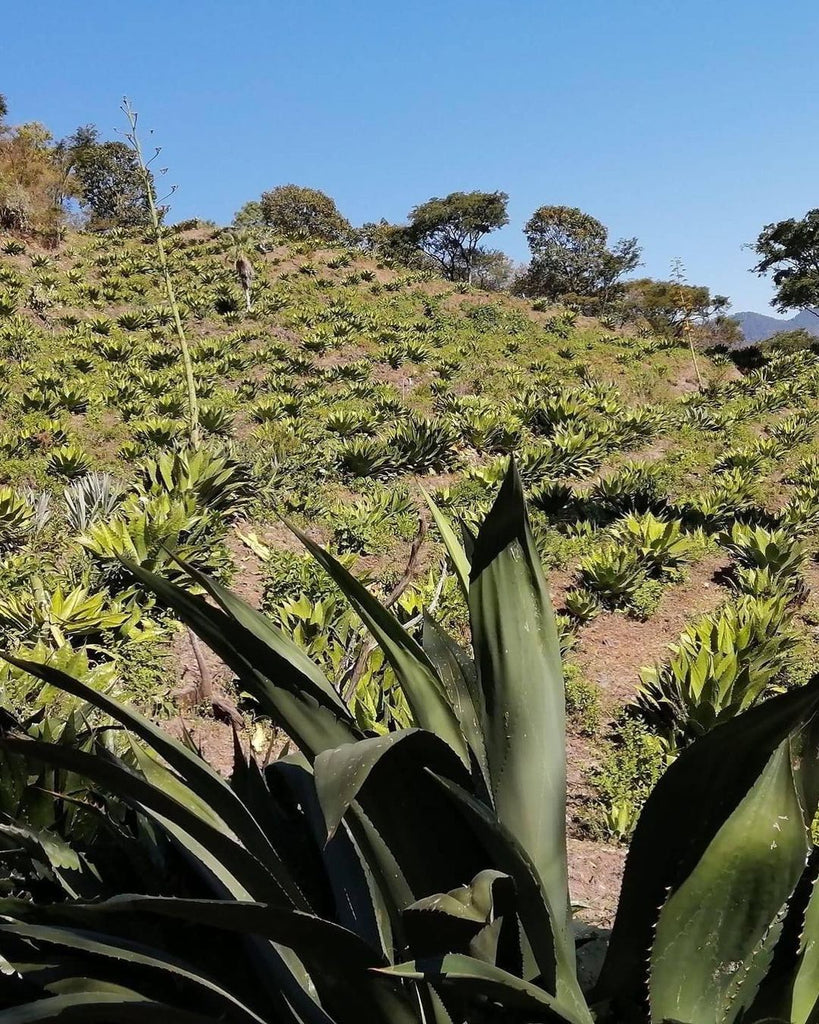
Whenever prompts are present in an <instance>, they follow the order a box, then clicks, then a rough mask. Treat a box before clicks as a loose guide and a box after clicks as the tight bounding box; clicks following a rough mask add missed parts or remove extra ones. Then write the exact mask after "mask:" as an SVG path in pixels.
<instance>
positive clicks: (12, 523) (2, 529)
mask: <svg viewBox="0 0 819 1024" xmlns="http://www.w3.org/2000/svg"><path fill="white" fill-rule="evenodd" d="M35 518H36V513H35V509H34V506H33V505H32V504H31V503H30V502H28V501H26V499H25V497H24V496H23V495H20V494H18V493H17V492H16V491H15V490H14V489H13V488H11V487H7V486H0V551H3V550H8V549H9V548H13V547H16V546H17V545H18V544H19V543H20V542H21V541H22V540H23V539H24V537H25V535H26V534H27V533H28V532H29V531H30V530H31V529H32V528H33V527H34V523H35Z"/></svg>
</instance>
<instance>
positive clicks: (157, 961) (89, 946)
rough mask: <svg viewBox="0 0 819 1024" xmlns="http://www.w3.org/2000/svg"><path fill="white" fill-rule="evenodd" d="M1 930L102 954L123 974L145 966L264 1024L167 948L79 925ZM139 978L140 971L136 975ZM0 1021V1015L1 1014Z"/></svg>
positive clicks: (0, 924) (2, 924)
mask: <svg viewBox="0 0 819 1024" xmlns="http://www.w3.org/2000/svg"><path fill="white" fill-rule="evenodd" d="M0 933H2V934H5V935H11V936H13V937H15V938H17V939H23V940H28V941H31V942H34V943H37V942H44V943H47V944H49V945H57V946H63V947H65V948H67V949H70V950H72V951H74V952H77V951H80V952H83V953H85V954H87V955H89V956H91V957H97V956H99V957H104V958H111V959H114V960H117V961H118V962H119V963H120V965H121V968H122V972H123V974H127V973H130V972H129V971H128V966H129V965H130V966H134V967H137V968H142V969H148V970H149V971H155V972H159V973H161V974H168V975H171V976H172V977H173V979H174V982H175V983H177V984H180V985H181V986H183V990H184V988H187V989H188V992H190V991H191V988H189V987H188V986H190V987H192V988H193V990H194V991H195V990H196V989H200V990H203V991H205V992H207V993H208V995H210V996H213V997H215V998H216V999H217V1000H218V1001H219V1002H220V1003H222V1005H223V1007H224V1008H225V1009H226V1010H227V1009H229V1010H230V1012H231V1013H232V1014H233V1015H234V1018H235V1019H236V1020H237V1021H238V1020H244V1021H247V1022H248V1024H266V1022H265V1021H264V1018H262V1017H260V1016H259V1015H258V1014H257V1013H254V1011H253V1010H251V1009H250V1007H248V1006H245V1005H244V1004H243V1003H242V1002H241V1000H239V999H237V998H236V996H234V995H233V994H232V993H231V992H229V991H228V990H227V989H225V988H223V987H222V986H220V985H218V984H216V982H214V981H212V980H211V979H210V978H208V977H206V976H205V975H203V974H201V973H199V972H198V971H197V970H196V969H195V968H193V967H191V966H190V965H188V964H185V963H184V962H183V961H181V960H178V959H177V958H175V957H172V956H171V955H170V954H169V953H168V952H167V950H162V951H157V950H152V949H151V948H150V947H147V946H142V945H139V944H137V943H133V942H127V941H125V940H124V939H118V940H116V941H114V940H112V939H111V938H110V937H109V936H107V935H99V934H97V933H95V932H89V931H85V930H84V929H79V928H69V927H56V926H53V925H37V924H28V923H26V922H22V921H0ZM136 976H137V977H139V976H140V975H139V973H137V974H136ZM0 1021H2V1016H0Z"/></svg>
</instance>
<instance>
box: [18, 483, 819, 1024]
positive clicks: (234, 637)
mask: <svg viewBox="0 0 819 1024" xmlns="http://www.w3.org/2000/svg"><path fill="white" fill-rule="evenodd" d="M433 513H434V515H435V517H436V520H437V522H438V525H439V527H440V529H441V532H442V534H443V537H444V539H445V541H446V544H447V546H448V548H449V552H450V556H451V559H452V562H453V564H454V567H455V569H456V571H457V574H458V576H459V578H460V581H461V583H462V585H463V587H464V589H465V591H466V592H467V596H468V603H469V611H470V617H471V625H472V646H473V651H474V661H473V660H472V659H470V658H469V657H468V656H467V654H466V652H464V651H462V650H461V649H459V648H458V647H457V646H456V645H455V644H454V643H453V642H452V641H451V640H450V639H449V638H448V637H447V636H446V635H445V634H444V633H443V632H442V630H441V629H440V628H439V627H438V626H437V625H436V624H435V623H434V622H433V621H432V620H431V619H428V620H427V621H426V623H425V626H424V632H423V642H422V644H418V643H417V642H416V641H415V640H414V639H413V638H412V637H410V636H409V635H408V634H407V633H406V632H405V631H404V630H403V629H402V628H401V627H400V625H399V624H398V622H397V621H396V620H395V619H394V618H393V617H392V616H391V615H390V614H389V612H387V611H386V610H385V609H384V608H382V607H381V605H380V604H379V603H378V602H377V601H376V600H375V599H374V598H373V597H372V596H371V595H370V593H369V592H368V591H367V590H366V589H364V588H363V587H362V586H361V585H360V584H359V583H357V582H356V581H355V580H354V579H353V578H352V577H351V576H350V575H349V574H348V573H347V572H346V570H345V569H344V568H343V567H342V566H341V565H339V563H338V562H336V561H335V560H334V559H333V558H332V557H331V556H330V555H328V554H327V553H326V552H324V551H322V550H321V549H319V548H318V547H316V546H315V545H314V544H313V543H312V542H311V541H309V540H308V539H307V538H303V540H304V542H305V544H306V545H307V546H308V547H309V548H310V550H311V551H312V553H313V554H314V555H315V557H316V558H317V559H318V560H319V562H320V563H321V564H322V565H323V566H324V567H325V569H326V570H327V571H328V572H329V573H330V574H331V576H332V577H333V578H334V579H335V580H336V581H337V583H338V584H339V585H340V586H341V587H342V589H343V590H344V591H345V592H346V594H347V596H348V598H349V600H350V601H351V603H352V604H353V605H354V607H355V609H356V611H357V612H358V614H359V615H360V616H361V618H362V619H363V621H364V622H365V624H366V625H367V627H368V628H369V629H370V631H371V632H372V634H373V636H374V638H375V639H376V640H377V641H378V643H379V644H380V645H381V648H382V650H383V652H384V654H385V657H386V658H387V659H388V660H389V662H390V663H391V665H392V667H393V668H394V670H395V674H396V676H397V678H398V679H399V681H400V684H401V686H402V687H403V690H404V692H405V694H406V697H407V701H408V703H409V705H410V706H411V709H412V713H413V716H414V720H415V728H411V729H406V730H402V731H398V732H393V733H390V734H388V735H384V736H373V735H363V734H362V733H361V732H360V731H359V730H358V728H357V727H356V725H355V722H354V720H353V719H352V717H351V715H350V713H349V711H348V710H347V708H346V706H345V705H344V703H343V702H342V701H341V700H340V699H339V697H338V696H337V694H336V692H335V691H334V690H333V688H332V687H331V686H330V684H329V683H328V682H327V680H326V679H325V678H323V676H322V675H321V673H320V672H319V671H318V670H317V668H316V667H315V665H313V664H312V663H311V662H310V661H309V659H307V658H306V656H305V655H304V654H303V652H302V651H301V650H300V649H299V648H297V647H296V646H295V645H294V644H293V643H292V642H291V641H290V640H289V639H288V638H287V637H286V636H285V635H284V634H283V633H281V632H280V631H279V630H277V629H276V628H274V627H273V626H272V625H271V624H270V623H269V622H268V621H267V620H266V619H264V618H263V617H262V616H260V615H259V614H258V613H257V612H255V611H254V610H253V609H251V608H249V607H248V606H247V605H245V604H243V603H242V602H241V601H239V599H238V598H236V597H234V596H233V595H232V594H230V593H229V592H228V591H226V590H224V589H223V588H221V587H220V586H219V585H217V584H216V583H214V582H212V581H210V580H208V579H207V578H205V577H204V576H201V575H200V574H198V573H196V572H194V571H193V570H191V575H192V576H194V577H195V579H196V580H197V581H198V583H199V584H201V586H202V587H203V588H204V589H205V591H206V592H207V594H208V595H209V597H210V600H205V599H203V598H200V597H197V596H193V595H191V594H190V593H189V592H187V591H186V590H183V589H180V588H178V587H176V586H174V585H172V584H170V583H169V582H167V581H165V580H163V579H161V578H159V577H157V576H154V575H151V574H150V573H148V572H146V571H144V570H142V569H139V568H136V567H135V568H134V569H133V571H134V572H135V573H136V574H137V575H139V577H140V578H141V579H142V580H143V581H144V582H145V583H146V584H148V585H149V586H151V587H152V588H153V589H154V590H155V591H156V593H157V595H158V596H159V597H160V598H161V599H163V600H164V601H166V602H167V603H168V604H169V605H170V606H171V607H173V608H174V609H175V610H176V612H177V613H178V615H179V616H180V617H181V618H182V619H183V620H184V621H185V622H186V623H188V625H190V626H191V628H193V629H194V630H195V631H196V632H197V633H198V634H199V635H200V637H201V638H202V639H203V640H204V641H206V642H207V643H208V644H209V645H210V646H211V647H212V648H213V649H214V651H216V652H217V653H218V654H220V655H221V657H222V658H223V659H224V660H225V661H226V662H227V663H228V664H229V665H230V666H231V667H232V669H233V670H234V671H235V672H236V674H237V676H238V677H239V679H240V680H241V684H242V686H243V687H244V688H245V689H246V690H247V691H249V692H251V693H252V694H253V695H254V696H255V698H256V700H257V701H258V703H259V705H260V706H261V708H262V709H263V710H264V711H266V712H267V713H268V714H269V715H270V716H271V718H272V719H274V720H275V721H276V722H277V723H278V724H279V725H281V726H282V727H283V728H284V729H286V730H287V731H288V733H289V734H290V735H291V736H292V737H293V739H294V741H295V743H296V744H297V746H298V749H299V753H298V754H297V755H294V756H289V757H286V758H283V759H281V760H279V761H277V762H275V763H274V764H272V765H270V766H269V767H267V768H265V769H261V768H260V767H258V766H257V765H256V764H255V763H254V762H252V761H250V762H248V761H247V760H246V759H245V758H244V757H243V756H242V754H241V752H240V751H239V750H237V756H236V762H235V767H234V772H233V776H232V778H231V779H230V780H229V781H227V780H224V779H222V778H221V777H220V776H219V775H218V774H217V773H216V772H215V771H213V770H212V769H211V768H210V767H209V766H208V765H207V764H206V763H205V762H204V761H203V760H201V759H200V758H199V757H198V756H196V755H195V754H194V753H192V752H191V751H190V750H189V749H188V748H187V747H186V746H184V745H182V744H180V743H178V742H176V741H175V740H174V739H171V738H170V737H169V736H167V735H166V734H165V733H163V732H162V731H160V730H158V729H157V728H156V727H155V726H154V725H153V724H151V723H150V722H149V721H147V720H146V719H145V718H143V717H141V716H140V715H138V714H137V713H136V712H134V711H132V710H130V709H128V708H127V707H124V706H122V705H120V704H118V703H117V702H116V701H114V700H112V699H111V698H110V697H107V696H103V695H100V694H98V693H95V692H94V691H93V690H91V689H90V688H88V687H87V686H85V685H83V684H82V683H79V682H77V681H75V680H72V679H71V678H70V677H68V676H66V675H63V674H60V673H58V672H56V671H53V670H49V669H48V668H44V667H43V666H41V665H27V668H28V670H29V671H30V672H32V673H34V674H37V675H40V676H41V677H43V678H44V679H47V680H48V681H50V682H51V683H53V684H55V685H58V686H61V687H63V688H64V689H65V690H67V691H69V692H70V693H73V694H75V695H77V696H79V697H81V698H83V699H85V700H87V701H90V702H92V703H94V704H96V705H97V706H98V707H99V709H100V710H101V711H103V712H104V713H106V714H108V715H110V716H111V718H113V719H115V720H117V721H118V722H119V723H121V725H122V726H124V728H125V729H126V730H128V732H129V733H130V735H131V737H132V747H133V756H132V757H131V756H129V758H128V759H127V760H123V759H120V758H119V757H117V756H116V755H115V754H113V753H111V751H110V749H108V750H106V749H105V748H104V747H103V745H102V744H100V745H99V747H98V748H97V749H96V750H95V749H91V750H89V749H72V748H71V747H70V746H66V745H65V744H51V743H48V742H45V741H43V740H38V739H32V738H31V737H27V736H22V735H21V736H18V735H14V734H9V735H6V736H5V738H4V739H3V741H2V745H3V747H4V748H5V751H6V755H7V756H21V755H22V756H25V757H28V758H30V759H31V760H32V762H39V763H42V762H45V763H47V764H49V765H51V766H52V767H53V768H57V769H60V770H70V771H71V772H73V773H76V774H77V775H80V776H83V777H85V778H86V779H87V780H89V782H90V784H91V785H92V786H95V787H98V788H99V790H100V791H101V792H107V793H109V794H114V795H116V796H117V797H119V798H120V799H121V800H122V801H124V802H126V803H127V804H129V805H130V806H131V807H132V808H134V809H135V810H136V811H137V812H138V813H139V814H140V815H143V816H145V818H146V819H148V820H149V821H150V822H151V825H152V828H153V829H154V830H156V831H157V832H158V833H162V834H164V835H166V836H167V837H168V838H169V839H170V841H171V842H172V843H173V844H174V845H175V846H176V848H177V850H178V851H179V853H180V855H181V857H182V860H183V863H186V864H187V871H185V872H180V873H179V875H180V877H179V878H178V879H177V880H176V882H174V881H173V880H171V891H170V892H169V893H168V894H167V895H165V896H163V897H157V896H152V895H144V894H143V895H136V894H123V895H120V896H118V897H116V898H114V899H107V900H104V901H98V902H81V901H78V900H72V901H69V902H62V903H59V904H54V905H42V904H36V903H33V902H25V901H23V900H12V899H6V900H4V901H2V904H0V950H2V957H3V961H0V962H3V968H4V969H3V973H2V977H1V978H0V993H2V999H3V1004H2V1005H4V1006H5V1007H7V1008H6V1009H4V1010H2V1011H0V1021H19V1022H22V1021H52V1020H60V1021H62V1020H81V1021H91V1020H100V1021H106V1022H119V1021H152V1022H153V1021H161V1022H163V1024H164V1022H175V1021H183V1022H202V1021H210V1022H216V1021H230V1022H243V1024H244V1022H262V1024H273V1022H276V1024H279V1022H281V1024H333V1022H335V1024H365V1022H367V1024H369V1022H372V1024H463V1022H468V1024H487V1022H494V1021H498V1022H500V1021H503V1022H519V1024H524V1022H526V1024H534V1022H550V1021H569V1022H572V1024H589V1022H591V1021H593V1020H600V1021H617V1022H627V1021H646V1020H651V1021H657V1022H660V1021H685V1022H690V1024H702V1022H712V1021H713V1022H723V1021H726V1022H729V1021H730V1022H733V1021H741V1022H752V1021H762V1020H772V1019H773V1020H780V1021H793V1022H799V1024H806V1022H809V1021H816V1020H819V995H818V994H819V942H817V940H818V939H819V896H817V895H815V892H816V890H815V887H814V878H815V875H816V872H817V868H818V867H819V862H818V861H817V857H816V856H815V853H814V851H813V847H812V844H811V839H810V824H811V821H812V818H813V815H814V813H815V809H816V805H817V801H818V800H819V770H817V756H816V751H817V737H819V718H817V711H819V682H814V683H811V684H810V685H808V686H806V687H804V688H803V689H800V690H797V691H794V692H791V693H787V694H785V695H782V696H779V697H776V698H775V699H773V700H770V701H768V702H767V703H765V704H764V705H761V706H760V707H758V708H756V709H754V710H751V711H749V712H747V713H745V714H743V715H741V716H739V717H738V718H736V719H734V720H732V721H730V722H728V723H726V724H723V725H721V726H719V727H717V728H716V729H714V731H713V732H711V733H709V734H708V735H706V736H704V737H703V738H701V739H699V740H697V741H696V742H695V743H693V744H692V745H691V746H690V747H689V748H688V749H687V750H686V751H685V752H684V753H683V754H682V755H681V756H680V757H679V758H678V759H677V760H676V762H675V763H674V764H673V765H672V766H671V768H670V769H669V770H668V772H667V774H666V775H665V777H664V778H663V779H662V780H661V782H660V783H659V785H658V786H657V788H656V790H655V792H654V793H653V795H652V796H651V798H650V799H649V801H648V803H647V804H646V807H645V809H644V811H643V814H642V817H641V819H640V822H639V824H638V827H637V830H636V832H635V835H634V839H633V843H632V846H631V849H630V852H629V856H628V863H627V868H626V875H625V880H624V883H623V890H622V896H621V902H620V907H619V910H618V914H617V919H616V922H615V925H614V929H613V932H612V934H611V937H610V942H609V945H608V951H607V954H606V959H605V962H604V964H603V967H602V973H600V976H599V978H598V979H597V981H596V982H595V983H594V985H593V988H592V990H591V991H590V992H586V991H583V989H582V988H581V984H580V983H579V981H578V971H577V960H576V949H575V938H574V934H573V927H572V920H571V911H570V903H569V893H568V886H567V866H566V841H565V832H564V821H565V754H564V706H563V705H564V696H563V683H562V677H561V666H560V660H559V654H558V642H557V636H556V633H555V626H554V621H553V616H552V610H551V606H550V603H549V596H548V591H547V586H546V581H545V579H544V576H543V573H542V570H541V567H540V565H539V563H538V560H537V556H536V554H535V549H534V545H533V543H532V538H531V534H530V532H529V527H528V524H527V520H526V513H525V508H524V504H523V498H522V494H521V488H520V483H519V480H518V477H517V474H516V472H515V470H514V468H513V469H511V470H510V472H509V474H508V475H507V477H506V479H505V482H504V484H503V486H502V488H501V491H500V494H499V497H498V499H497V501H496V503H495V505H494V507H493V508H492V510H491V512H490V513H489V515H488V517H487V519H486V521H485V522H484V524H483V526H482V528H481V530H480V532H479V534H478V536H477V538H476V539H475V540H474V542H473V541H472V540H471V538H468V537H467V540H468V544H467V545H466V549H464V548H462V547H461V546H460V545H459V544H458V542H457V541H456V539H455V537H454V535H453V533H452V531H451V528H450V527H449V525H448V524H447V523H446V521H445V520H444V519H443V518H442V517H441V515H440V514H439V513H438V512H437V510H433ZM174 886H175V887H174ZM163 891H164V890H163ZM581 952H582V951H581Z"/></svg>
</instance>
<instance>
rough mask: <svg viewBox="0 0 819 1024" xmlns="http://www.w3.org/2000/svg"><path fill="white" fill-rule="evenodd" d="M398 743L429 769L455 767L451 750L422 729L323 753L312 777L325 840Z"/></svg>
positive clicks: (364, 741) (373, 739)
mask: <svg viewBox="0 0 819 1024" xmlns="http://www.w3.org/2000/svg"><path fill="white" fill-rule="evenodd" d="M399 744H401V745H402V747H403V748H404V749H406V748H407V747H408V746H410V745H411V746H412V747H413V748H414V750H413V753H414V756H415V759H417V761H418V762H420V763H422V764H424V765H426V766H428V767H431V768H433V769H436V770H438V771H442V772H444V771H445V772H447V774H449V773H450V772H452V771H453V768H455V766H454V765H453V763H452V759H451V757H450V756H448V755H449V754H450V753H451V751H450V749H449V748H448V747H447V745H446V744H442V743H441V742H440V741H439V739H438V737H437V736H435V735H433V734H431V733H428V732H424V731H423V730H421V729H402V730H401V731H400V732H392V733H387V734H386V735H384V736H373V737H371V738H370V739H366V740H359V742H358V743H347V744H345V745H344V746H343V747H336V749H335V750H326V751H324V753H322V754H319V756H318V757H317V758H316V761H315V764H314V766H313V774H314V777H315V782H316V794H317V796H318V799H319V804H320V805H321V809H322V812H323V814H324V820H325V822H326V825H327V838H328V839H332V838H333V836H334V835H335V832H336V829H337V828H338V826H339V824H340V822H341V819H342V818H343V817H344V815H345V814H346V813H347V810H348V809H349V808H350V806H351V805H352V803H353V801H354V800H355V799H356V798H357V797H358V794H359V792H360V790H361V788H362V786H364V784H365V783H366V782H367V779H368V778H369V777H370V773H371V772H372V771H373V769H375V768H376V767H377V766H378V765H379V763H381V762H382V759H383V758H385V757H387V756H389V755H390V754H393V753H394V752H395V750H396V748H397V747H398V745H399ZM455 773H456V774H457V775H459V776H460V777H461V778H463V772H462V771H461V772H459V771H457V768H455Z"/></svg>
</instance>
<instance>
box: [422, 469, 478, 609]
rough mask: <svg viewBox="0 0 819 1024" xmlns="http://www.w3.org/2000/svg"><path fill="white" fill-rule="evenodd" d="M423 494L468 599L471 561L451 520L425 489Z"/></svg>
mask: <svg viewBox="0 0 819 1024" xmlns="http://www.w3.org/2000/svg"><path fill="white" fill-rule="evenodd" d="M421 493H422V494H423V495H424V497H425V498H426V500H427V504H428V505H429V509H430V512H432V518H433V519H434V520H435V525H436V526H437V527H438V532H439V533H440V534H441V540H442V541H443V542H444V547H445V548H446V551H447V554H448V555H449V560H450V561H451V562H452V568H453V569H454V570H455V575H456V576H457V577H458V582H459V583H460V584H461V589H462V590H463V592H464V597H468V596H469V559H468V558H467V556H466V552H465V551H464V549H463V547H462V546H461V544H460V543H459V542H458V538H457V537H456V536H455V531H454V530H453V529H452V527H451V526H450V525H449V520H448V519H447V518H446V516H445V515H444V514H443V512H442V511H441V510H440V509H439V508H438V506H437V505H436V504H435V502H434V501H433V500H432V498H431V497H430V496H429V495H428V494H427V492H426V491H425V490H424V488H423V487H422V488H421Z"/></svg>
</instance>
